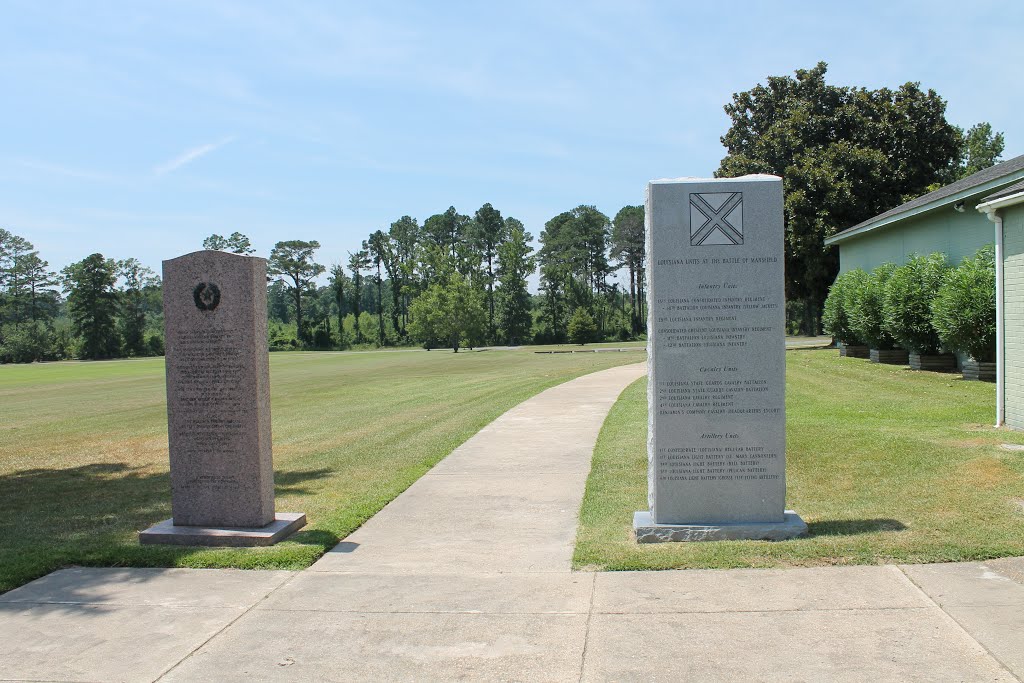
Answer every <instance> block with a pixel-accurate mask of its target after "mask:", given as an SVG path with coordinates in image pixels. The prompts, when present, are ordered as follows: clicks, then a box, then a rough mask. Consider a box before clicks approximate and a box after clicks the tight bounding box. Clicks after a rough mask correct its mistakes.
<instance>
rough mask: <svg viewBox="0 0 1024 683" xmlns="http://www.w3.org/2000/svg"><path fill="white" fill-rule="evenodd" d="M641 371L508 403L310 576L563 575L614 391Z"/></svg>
mask: <svg viewBox="0 0 1024 683" xmlns="http://www.w3.org/2000/svg"><path fill="white" fill-rule="evenodd" d="M645 369H646V368H645V366H644V365H643V364H631V365H624V366H619V367H616V368H610V369H608V370H603V371H601V372H595V373H592V374H589V375H585V376H583V377H579V378H576V379H574V380H571V381H569V382H565V383H563V384H560V385H557V386H555V387H552V388H550V389H547V390H546V391H543V392H541V393H540V394H538V395H536V396H534V397H533V398H531V399H529V400H528V401H525V402H523V403H522V404H520V405H519V406H516V407H515V408H513V409H512V410H510V411H508V412H507V413H505V414H504V415H502V416H501V417H499V418H498V419H497V420H495V421H494V422H492V423H491V424H489V425H487V426H486V427H484V428H483V429H482V430H480V431H479V432H478V433H476V434H475V435H473V436H472V437H470V439H469V440H467V441H466V442H465V443H464V444H462V445H461V446H459V447H458V448H456V449H455V450H454V451H453V452H452V453H451V454H450V455H448V457H446V458H445V459H444V460H443V461H441V462H440V463H438V464H437V465H436V466H435V467H434V469H432V470H431V471H430V472H428V473H427V474H426V475H424V476H423V477H421V478H420V479H419V480H417V481H416V482H415V483H414V484H413V485H412V486H410V487H409V488H408V489H407V490H406V491H405V493H403V494H402V495H401V496H399V497H398V498H396V499H395V500H394V501H392V502H391V503H390V504H388V505H387V506H386V507H385V508H384V509H383V510H381V511H380V512H378V513H377V514H376V515H375V516H374V517H373V518H372V519H370V520H368V521H367V522H366V523H365V524H364V525H363V526H362V527H360V528H359V529H357V530H356V531H355V532H353V533H352V534H350V535H349V536H348V537H347V538H346V539H345V541H344V542H342V543H341V544H339V545H338V546H337V547H336V548H335V549H333V550H332V551H330V552H328V553H326V554H325V555H324V556H323V557H322V558H321V559H320V560H319V561H317V563H316V564H314V565H313V567H312V570H313V571H345V572H361V573H381V574H409V573H423V574H453V573H459V572H463V571H466V570H467V569H470V570H472V571H474V572H531V573H533V572H564V573H568V572H570V571H571V570H572V554H573V550H574V542H575V537H576V526H577V521H578V515H579V508H580V502H581V501H582V499H583V491H584V488H585V486H586V478H587V474H588V473H589V471H590V461H591V458H592V456H593V449H594V444H595V442H596V441H597V436H598V433H599V431H600V429H601V424H602V423H603V421H604V418H605V416H606V415H607V413H608V411H609V410H610V409H611V407H612V405H613V404H614V403H615V399H616V398H617V397H618V395H619V394H620V393H621V392H622V390H623V389H625V388H626V387H627V386H628V385H629V384H630V383H632V382H634V381H636V380H637V379H640V378H641V377H643V375H644V372H645ZM517 462H518V463H520V464H519V466H517V464H516V463H517Z"/></svg>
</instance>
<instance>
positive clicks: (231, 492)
mask: <svg viewBox="0 0 1024 683" xmlns="http://www.w3.org/2000/svg"><path fill="white" fill-rule="evenodd" d="M266 272H267V263H266V261H265V260H264V259H261V258H254V257H250V256H239V255H237V254H228V253H225V252H221V251H212V250H207V251H197V252H194V253H191V254H186V255H185V256H180V257H178V258H175V259H170V260H168V261H164V263H163V302H164V330H165V336H166V340H165V348H166V368H167V369H166V372H167V428H168V446H169V450H170V463H171V514H172V515H173V516H172V518H171V519H169V520H167V521H165V522H161V523H160V524H157V525H156V526H153V527H151V528H150V529H147V530H146V531H143V532H142V533H141V534H140V535H139V540H140V541H141V542H142V543H174V544H181V545H230V546H245V545H270V544H272V543H276V542H277V541H279V540H281V539H282V538H284V537H286V536H288V535H289V534H291V533H292V532H294V531H295V530H296V529H298V528H300V527H302V526H304V525H305V523H306V517H305V515H303V514H301V513H275V510H274V469H273V459H272V454H271V442H270V364H269V357H268V353H267V278H266Z"/></svg>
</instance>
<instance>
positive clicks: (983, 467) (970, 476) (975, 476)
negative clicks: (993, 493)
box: [959, 458, 1012, 489]
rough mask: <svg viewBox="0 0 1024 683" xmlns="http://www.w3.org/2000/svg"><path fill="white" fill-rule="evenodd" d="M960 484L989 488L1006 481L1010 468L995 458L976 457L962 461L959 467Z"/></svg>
mask: <svg viewBox="0 0 1024 683" xmlns="http://www.w3.org/2000/svg"><path fill="white" fill-rule="evenodd" d="M959 469H960V472H961V475H962V477H963V479H962V484H963V485H965V486H970V487H978V488H985V489H991V488H996V487H997V486H1001V485H1002V484H1004V483H1005V482H1006V479H1007V477H1008V476H1010V475H1011V472H1012V471H1011V470H1010V469H1009V468H1008V467H1007V466H1006V465H1005V464H1004V463H1002V462H1000V461H999V460H997V459H995V458H978V459H977V460H971V461H970V462H966V463H964V464H963V465H962V466H961V467H960V468H959Z"/></svg>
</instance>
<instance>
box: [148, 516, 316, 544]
mask: <svg viewBox="0 0 1024 683" xmlns="http://www.w3.org/2000/svg"><path fill="white" fill-rule="evenodd" d="M304 526H306V515H305V514H303V513H301V512H278V513H277V514H276V515H275V518H274V521H273V522H271V523H270V524H268V525H266V526H263V527H208V526H206V527H204V526H182V525H176V524H175V523H174V520H173V519H166V520H164V521H162V522H160V523H159V524H155V525H153V526H151V527H150V528H148V529H146V530H145V531H141V532H139V542H140V543H142V544H154V543H160V544H169V545H203V546H230V547H246V546H264V545H274V544H275V543H277V542H279V541H282V540H284V539H285V538H287V537H288V536H291V535H292V534H293V533H295V532H296V531H298V530H299V529H301V528H302V527H304Z"/></svg>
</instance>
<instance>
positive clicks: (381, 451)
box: [0, 349, 638, 592]
mask: <svg viewBox="0 0 1024 683" xmlns="http://www.w3.org/2000/svg"><path fill="white" fill-rule="evenodd" d="M637 360H638V359H637V354H635V353H588V354H562V355H538V354H534V353H533V352H532V350H529V349H523V350H521V351H485V352H479V353H459V354H453V353H451V352H448V351H431V352H425V351H403V352H381V353H288V354H272V355H271V386H272V401H273V408H272V415H273V430H274V465H275V470H276V484H277V509H278V510H281V511H301V512H305V513H306V514H307V516H308V519H309V525H308V526H307V527H306V530H304V531H303V532H301V533H299V534H297V535H296V536H295V537H293V539H292V540H289V541H287V542H284V543H281V544H279V545H277V546H274V547H272V548H251V549H205V550H204V549H196V548H181V547H173V546H145V547H143V546H140V545H139V543H138V540H137V532H138V531H139V530H141V529H145V528H147V527H148V526H150V525H151V524H153V523H154V522H157V521H160V520H162V519H166V518H168V517H170V484H169V478H168V469H167V468H168V465H167V414H166V407H165V399H164V366H163V359H146V360H127V361H110V362H95V363H78V362H67V363H52V364H44V365H22V366H16V365H12V366H2V367H0V405H2V406H3V410H2V411H0V502H2V504H0V509H2V511H3V514H2V515H0V592H3V591H5V590H10V589H11V588H14V587H16V586H18V585H20V584H22V583H25V582H26V581H29V580H31V579H34V578H36V577H38V576H42V575H43V574H46V573H47V572H49V571H51V570H53V569H56V568H57V567H60V566H63V565H69V564H78V565H100V566H120V565H129V566H186V567H252V568H271V567H274V568H299V567H304V566H307V565H308V564H310V563H311V562H312V561H314V560H315V559H316V558H317V557H319V556H320V555H321V554H322V553H323V552H324V550H325V549H327V548H330V547H331V546H332V545H333V544H334V543H336V542H337V541H338V540H339V539H340V538H342V537H344V536H345V535H347V534H349V533H350V532H351V531H353V530H354V529H356V528H357V527H358V526H359V525H360V524H362V523H363V522H364V521H365V520H366V519H368V518H369V517H371V516H372V515H373V514H374V513H376V512H377V511H378V510H380V509H381V508H382V507H383V506H384V505H386V504H387V503H388V502H389V501H391V500H392V499H394V498H395V496H397V495H398V494H399V493H401V492H402V491H403V490H405V489H406V488H407V487H408V486H409V485H410V484H412V483H413V482H414V481H415V480H416V479H417V478H418V477H420V476H421V475H422V474H423V473H424V472H426V471H427V470H428V469H429V468H430V467H431V466H432V465H433V464H434V463H436V462H437V461H438V460H440V459H441V458H442V457H444V456H445V455H447V454H448V453H450V452H451V451H452V450H453V449H454V448H455V447H456V446H458V445H459V444H461V443H462V442H463V441H465V440H466V439H467V438H469V437H470V436H472V435H473V434H474V433H476V432H477V431H478V430H479V429H480V428H482V427H483V426H484V425H486V424H487V423H488V422H490V421H491V420H493V419H494V418H496V417H498V415H500V414H501V413H503V412H505V411H506V410H508V409H509V408H511V407H512V406H514V405H516V404H517V403H519V402H521V401H523V400H525V399H527V398H529V397H530V396H532V395H534V394H536V393H538V392H540V391H541V390H543V389H545V388H547V387H550V386H553V385H555V384H559V383H561V382H563V381H566V380H568V379H571V378H573V377H576V376H579V375H582V374H586V373H588V372H593V371H596V370H601V369H604V368H608V367H612V366H615V365H621V364H625V363H635V362H636V361H637Z"/></svg>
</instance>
